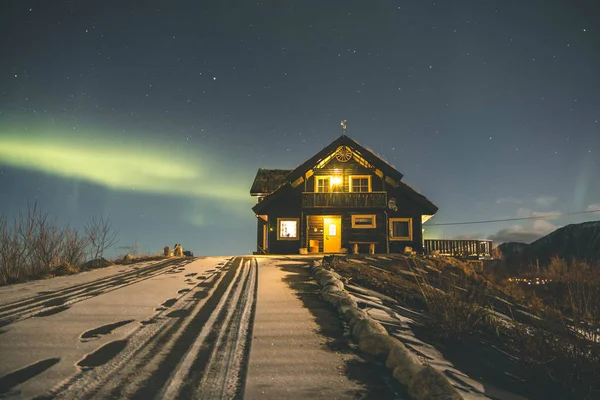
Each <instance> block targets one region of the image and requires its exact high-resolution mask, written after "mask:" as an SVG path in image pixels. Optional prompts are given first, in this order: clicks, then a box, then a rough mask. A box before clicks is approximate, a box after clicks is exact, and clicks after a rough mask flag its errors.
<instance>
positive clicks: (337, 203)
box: [302, 192, 387, 208]
mask: <svg viewBox="0 0 600 400" xmlns="http://www.w3.org/2000/svg"><path fill="white" fill-rule="evenodd" d="M386 206H387V193H386V192H325V193H321V192H319V193H316V192H304V193H302V207H305V208H333V207H345V208H353V207H356V208H368V207H372V208H384V207H386Z"/></svg>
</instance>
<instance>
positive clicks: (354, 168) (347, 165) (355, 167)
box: [304, 158, 385, 192]
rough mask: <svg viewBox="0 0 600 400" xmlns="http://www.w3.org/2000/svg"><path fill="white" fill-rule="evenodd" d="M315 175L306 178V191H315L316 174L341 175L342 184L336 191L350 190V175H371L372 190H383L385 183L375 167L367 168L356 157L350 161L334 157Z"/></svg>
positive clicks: (315, 171)
mask: <svg viewBox="0 0 600 400" xmlns="http://www.w3.org/2000/svg"><path fill="white" fill-rule="evenodd" d="M313 172H314V175H313V176H311V177H310V178H308V179H307V180H306V185H305V189H304V191H305V192H313V191H315V178H314V177H315V175H317V176H323V175H324V176H333V175H335V176H340V177H341V178H342V185H341V186H340V188H339V189H337V190H336V191H341V192H349V191H350V179H349V178H350V176H353V175H370V176H371V190H372V191H383V190H385V189H384V184H383V180H382V179H381V178H380V177H378V176H377V175H375V168H366V167H364V166H363V165H361V164H359V163H357V162H356V161H355V160H354V159H352V160H350V161H348V162H340V161H338V160H336V159H335V158H332V159H331V161H329V162H328V163H327V164H326V165H325V166H324V167H323V168H318V169H315V170H314V171H313Z"/></svg>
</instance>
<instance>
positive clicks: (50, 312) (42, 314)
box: [34, 306, 69, 317]
mask: <svg viewBox="0 0 600 400" xmlns="http://www.w3.org/2000/svg"><path fill="white" fill-rule="evenodd" d="M68 309H69V306H60V307H54V308H50V309H48V310H45V311H41V312H39V313H37V314H35V315H34V317H49V316H50V315H54V314H58V313H60V312H63V311H66V310H68Z"/></svg>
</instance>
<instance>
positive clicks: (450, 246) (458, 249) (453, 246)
mask: <svg viewBox="0 0 600 400" xmlns="http://www.w3.org/2000/svg"><path fill="white" fill-rule="evenodd" d="M423 249H424V250H425V254H434V253H438V252H439V254H442V255H448V256H466V257H470V256H478V257H490V256H491V255H492V241H491V240H445V239H425V240H424V241H423Z"/></svg>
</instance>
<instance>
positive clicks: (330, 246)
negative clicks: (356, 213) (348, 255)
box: [323, 217, 342, 253]
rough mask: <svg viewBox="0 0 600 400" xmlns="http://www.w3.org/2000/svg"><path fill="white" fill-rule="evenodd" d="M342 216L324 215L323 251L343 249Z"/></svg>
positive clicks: (336, 251)
mask: <svg viewBox="0 0 600 400" xmlns="http://www.w3.org/2000/svg"><path fill="white" fill-rule="evenodd" d="M341 228H342V217H323V252H325V253H339V252H340V251H342V229H341Z"/></svg>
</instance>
